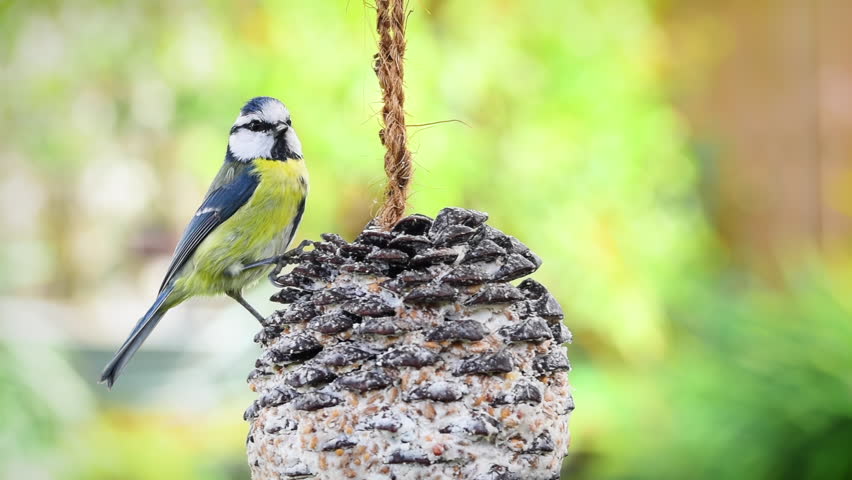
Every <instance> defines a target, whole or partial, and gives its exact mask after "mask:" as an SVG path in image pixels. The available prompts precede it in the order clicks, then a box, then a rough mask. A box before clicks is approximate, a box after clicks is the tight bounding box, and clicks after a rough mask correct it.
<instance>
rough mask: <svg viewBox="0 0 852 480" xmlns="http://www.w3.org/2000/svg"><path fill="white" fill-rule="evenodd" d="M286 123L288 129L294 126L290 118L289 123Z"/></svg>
mask: <svg viewBox="0 0 852 480" xmlns="http://www.w3.org/2000/svg"><path fill="white" fill-rule="evenodd" d="M284 123H286V124H287V126H288V127H291V126H293V122H292V121H291V120H290V119H289V118H288V119H287V121H286V122H284Z"/></svg>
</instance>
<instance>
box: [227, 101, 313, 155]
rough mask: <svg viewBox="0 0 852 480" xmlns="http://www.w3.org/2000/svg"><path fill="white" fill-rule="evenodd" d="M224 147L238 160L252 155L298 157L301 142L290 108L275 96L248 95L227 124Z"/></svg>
mask: <svg viewBox="0 0 852 480" xmlns="http://www.w3.org/2000/svg"><path fill="white" fill-rule="evenodd" d="M228 150H229V151H230V153H231V155H232V156H233V157H234V158H235V159H236V160H238V161H242V162H247V161H250V160H254V159H255V158H268V159H272V160H288V159H299V158H302V143H301V142H300V141H299V137H298V136H296V131H295V130H293V125H292V122H291V120H290V111H289V110H287V107H285V106H284V104H283V103H281V102H280V101H279V100H278V99H275V98H272V97H256V98H252V99H251V100H249V101H248V103H246V104H245V106H244V107H243V108H242V110H240V116H239V117H237V120H236V121H235V122H234V126H233V127H231V136H230V138H229V139H228Z"/></svg>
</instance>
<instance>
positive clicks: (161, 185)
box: [0, 0, 852, 480]
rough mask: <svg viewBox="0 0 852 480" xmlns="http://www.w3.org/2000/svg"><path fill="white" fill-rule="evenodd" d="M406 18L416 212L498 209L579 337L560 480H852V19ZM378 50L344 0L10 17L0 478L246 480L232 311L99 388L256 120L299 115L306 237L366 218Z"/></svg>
mask: <svg viewBox="0 0 852 480" xmlns="http://www.w3.org/2000/svg"><path fill="white" fill-rule="evenodd" d="M409 6H410V9H411V10H412V13H411V15H410V17H409V30H408V39H409V54H408V61H407V72H406V73H407V77H406V81H407V93H408V106H407V107H408V108H407V109H408V112H409V121H410V122H411V123H412V124H423V123H428V122H434V121H441V120H450V119H455V120H461V121H463V122H464V124H462V123H457V122H454V123H446V124H439V125H434V126H428V127H412V128H411V146H412V148H413V150H414V151H415V153H416V155H415V159H416V162H417V165H416V178H415V182H414V193H413V196H412V198H411V203H412V211H418V212H421V213H425V214H429V215H434V214H435V213H436V212H437V211H438V210H439V209H440V208H442V207H444V206H450V205H457V206H464V207H469V208H475V209H480V210H484V211H487V212H489V213H490V215H491V222H492V223H493V225H495V226H496V227H498V228H501V229H502V230H504V231H506V232H509V233H511V234H514V235H516V236H517V237H519V238H520V239H521V240H522V241H524V242H525V243H526V244H528V245H529V246H531V247H532V248H533V249H534V250H535V251H536V252H538V253H539V254H540V255H541V256H542V257H543V258H544V260H545V264H544V266H543V267H542V268H541V270H540V271H539V273H537V274H536V278H537V279H539V280H540V281H542V282H544V283H546V284H547V285H549V286H550V288H551V289H552V290H553V291H554V293H556V294H557V296H558V298H559V299H560V301H561V302H562V305H563V307H564V308H565V310H566V313H567V316H566V320H565V321H566V323H567V324H568V326H569V327H570V328H571V329H572V331H573V332H574V335H575V343H574V344H573V345H572V346H571V347H570V349H569V353H570V357H571V359H572V362H573V365H574V372H573V373H572V383H573V384H574V386H575V390H576V392H575V393H576V404H577V410H576V411H575V413H574V416H573V418H572V421H571V428H572V433H573V441H572V446H571V449H570V453H569V456H568V459H567V461H566V465H565V471H564V478H574V479H610V478H611V479H632V478H635V479H644V478H648V479H652V478H653V479H685V478H689V479H722V478H724V479H739V478H743V479H832V478H850V477H852V456H850V453H849V452H850V445H852V318H850V314H852V248H850V247H852V243H850V242H852V135H850V133H852V57H850V56H849V55H848V45H849V44H850V42H852V30H850V29H849V28H848V25H849V22H852V4H850V3H849V2H840V1H829V0H809V1H798V0H771V1H770V0H758V1H751V2H741V1H736V0H714V1H709V0H706V1H700V0H681V1H675V0H670V1H663V0H657V1H651V0H571V1H567V0H551V1H545V0H536V1H527V0H498V1H489V2H473V1H465V0H411V1H410V4H409ZM373 31H374V11H373V10H372V8H371V7H370V5H365V4H364V3H362V2H359V1H353V0H328V1H303V0H293V1H288V2H283V1H281V2H276V1H249V0H242V1H235V2H227V1H221V0H210V1H200V0H199V1H192V0H179V1H146V2H136V1H121V0H111V1H107V0H75V1H73V2H62V1H58V0H57V1H51V2H45V1H9V0H5V1H0V91H2V94H0V132H2V133H0V138H2V141H0V160H1V161H2V175H1V176H0V242H2V249H0V478H8V479H23V478H26V479H36V480H40V479H44V480H48V479H61V480H65V479H69V480H76V479H81V480H82V479H85V480H108V479H110V480H111V479H122V480H148V479H151V480H153V479H158V480H171V479H175V480H177V479H180V480H191V479H199V480H200V479H204V480H237V479H243V480H244V479H247V478H248V469H247V467H246V465H245V457H244V439H245V433H246V431H247V425H246V424H244V422H243V421H242V418H241V416H242V412H243V410H244V408H245V407H246V406H247V405H248V404H249V403H250V401H251V400H252V394H251V392H249V391H248V389H247V387H246V385H245V380H244V379H245V376H246V374H247V373H248V372H249V370H250V369H251V367H252V364H253V359H254V357H255V355H256V354H257V352H258V349H257V347H256V345H254V344H253V343H252V341H251V339H252V336H253V334H254V333H255V330H256V329H257V326H256V323H255V321H254V320H253V319H252V318H251V317H250V316H248V315H246V314H245V312H243V311H242V310H241V309H240V308H239V307H238V306H235V305H234V304H232V302H230V301H227V300H224V299H201V300H196V301H192V302H190V303H188V304H186V305H184V306H182V307H181V308H179V309H177V310H174V311H172V312H171V313H170V314H169V316H168V317H167V319H166V321H165V322H164V323H162V324H161V326H160V327H159V328H158V330H157V331H156V333H154V335H153V336H152V337H151V339H150V340H149V341H148V343H147V344H146V345H145V347H144V348H143V349H142V351H141V352H140V353H139V355H137V357H136V358H135V360H134V362H133V363H132V364H131V365H130V367H129V368H128V370H127V372H126V374H125V375H124V376H123V377H122V378H121V381H120V382H119V383H118V385H117V386H116V388H114V390H113V391H112V392H107V391H106V389H105V388H103V387H102V386H99V385H96V384H95V380H96V378H97V376H98V374H99V372H100V369H101V367H102V366H103V364H104V363H105V362H106V361H107V360H108V358H109V357H110V356H111V354H112V353H113V351H114V349H115V348H116V347H117V346H118V345H119V344H120V342H121V341H123V339H124V336H125V335H126V334H127V332H128V331H129V329H130V327H131V325H132V324H133V323H134V322H135V321H136V319H137V317H138V316H139V315H140V314H141V313H142V312H144V310H145V309H146V308H147V306H148V303H149V302H150V301H152V299H153V295H154V292H155V291H156V289H157V286H158V285H159V282H160V279H161V275H162V274H163V272H164V271H165V268H166V265H167V263H168V259H169V256H170V254H171V251H172V249H173V247H174V245H175V243H176V241H177V238H178V236H179V235H180V233H181V231H182V229H183V226H184V225H185V223H186V222H187V220H188V219H189V218H190V216H191V215H192V213H193V211H194V209H195V208H196V206H197V205H198V203H199V202H200V199H201V198H202V196H203V194H204V192H205V190H206V188H207V185H208V183H209V181H210V180H211V179H212V177H213V175H214V174H215V172H216V171H217V170H218V168H219V165H220V163H221V161H222V158H223V155H224V151H225V144H226V138H227V133H228V129H229V127H230V123H231V122H232V121H233V119H234V118H235V117H236V114H237V112H238V109H239V107H240V106H241V105H242V103H243V102H244V101H245V100H247V99H248V98H250V97H253V96H256V95H272V96H276V97H279V98H281V99H283V100H284V102H285V103H286V104H287V105H288V106H289V107H290V109H291V110H292V112H293V118H294V126H295V128H296V129H297V131H298V132H299V135H300V136H301V138H302V141H303V143H304V146H305V153H306V156H307V162H308V165H309V169H310V172H311V184H312V190H311V195H310V198H309V202H308V208H307V214H306V216H305V219H304V223H303V227H302V228H301V230H300V232H299V237H301V238H305V237H307V238H316V237H318V235H319V234H320V233H322V232H337V233H340V234H342V235H343V236H344V237H347V238H349V239H351V238H352V237H353V236H354V235H355V234H356V232H358V231H359V230H360V228H361V227H362V226H363V225H364V224H365V223H366V222H367V220H368V219H369V218H370V216H371V214H372V213H375V211H376V210H377V201H378V200H379V199H380V195H381V190H382V183H383V178H384V173H383V170H382V163H381V158H382V149H381V145H380V143H379V140H378V135H377V131H378V128H379V127H378V120H377V112H378V111H379V109H380V104H379V101H378V100H379V98H380V97H379V92H378V87H377V82H376V79H375V77H374V74H373V72H372V70H371V57H372V54H373V53H374V51H375V35H374V33H373ZM465 124H466V125H465ZM271 292H272V289H271V287H269V286H267V285H261V286H259V287H258V288H257V289H255V290H254V291H252V292H251V293H250V294H249V295H248V297H249V299H250V301H252V302H253V303H254V304H255V305H257V306H259V307H260V308H261V310H263V311H264V312H267V313H268V312H270V311H271V310H272V309H273V308H274V307H273V305H272V304H270V303H269V302H268V301H266V298H267V297H268V296H269V294H270V293H271Z"/></svg>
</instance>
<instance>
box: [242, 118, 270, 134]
mask: <svg viewBox="0 0 852 480" xmlns="http://www.w3.org/2000/svg"><path fill="white" fill-rule="evenodd" d="M245 126H246V128H248V129H249V130H251V131H252V132H261V131H263V130H268V129H269V124H267V123H264V122H261V121H260V120H252V121H250V122H249V123H247V124H246V125H245Z"/></svg>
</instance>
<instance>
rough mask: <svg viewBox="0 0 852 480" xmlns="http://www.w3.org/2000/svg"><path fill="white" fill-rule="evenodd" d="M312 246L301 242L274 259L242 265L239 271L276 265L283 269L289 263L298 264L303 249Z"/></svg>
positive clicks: (308, 241) (303, 241) (306, 241)
mask: <svg viewBox="0 0 852 480" xmlns="http://www.w3.org/2000/svg"><path fill="white" fill-rule="evenodd" d="M311 244H313V242H312V241H310V240H302V243H300V244H299V246H298V247H296V248H294V249H292V250H289V251H287V252H284V253H283V254H281V255H277V256H274V257H269V258H264V259H263V260H258V261H256V262H253V263H249V264H248V265H243V267H242V269H241V271H243V272H244V271H246V270H251V269H252V268H257V267H263V266H265V265H278V266H279V267H283V266H284V265H288V264H291V263H298V261H294V260H296V259H297V258H298V257H299V255H301V254H302V251H303V250H304V249H305V247H307V246H309V245H311Z"/></svg>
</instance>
